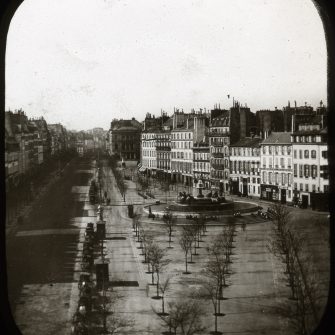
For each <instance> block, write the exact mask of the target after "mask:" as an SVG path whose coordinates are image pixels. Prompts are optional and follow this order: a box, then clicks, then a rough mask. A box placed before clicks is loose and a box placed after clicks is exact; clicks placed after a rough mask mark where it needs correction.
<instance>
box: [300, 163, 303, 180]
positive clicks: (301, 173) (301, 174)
mask: <svg viewBox="0 0 335 335" xmlns="http://www.w3.org/2000/svg"><path fill="white" fill-rule="evenodd" d="M303 168H304V166H303V165H302V164H300V165H299V177H300V178H302V177H303Z"/></svg>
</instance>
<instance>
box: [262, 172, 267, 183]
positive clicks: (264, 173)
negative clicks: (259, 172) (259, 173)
mask: <svg viewBox="0 0 335 335" xmlns="http://www.w3.org/2000/svg"><path fill="white" fill-rule="evenodd" d="M263 183H266V172H265V171H263Z"/></svg>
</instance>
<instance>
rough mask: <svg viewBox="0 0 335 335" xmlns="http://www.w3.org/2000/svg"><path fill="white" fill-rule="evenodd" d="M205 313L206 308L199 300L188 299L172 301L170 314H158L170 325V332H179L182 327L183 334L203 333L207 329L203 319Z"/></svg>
mask: <svg viewBox="0 0 335 335" xmlns="http://www.w3.org/2000/svg"><path fill="white" fill-rule="evenodd" d="M157 314H158V313H157ZM203 314H204V310H203V308H202V306H201V305H200V304H199V302H198V301H197V300H195V299H186V300H178V301H176V302H170V303H169V314H168V315H167V316H160V315H159V314H158V315H159V316H160V317H161V319H162V320H163V322H164V323H165V324H166V325H167V326H168V327H169V333H170V334H177V329H180V332H181V334H182V335H195V334H203V332H204V331H205V329H206V327H204V326H203V324H202V320H201V317H202V316H203ZM172 330H173V332H172Z"/></svg>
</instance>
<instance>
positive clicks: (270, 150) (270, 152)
mask: <svg viewBox="0 0 335 335" xmlns="http://www.w3.org/2000/svg"><path fill="white" fill-rule="evenodd" d="M269 154H272V147H271V146H269Z"/></svg>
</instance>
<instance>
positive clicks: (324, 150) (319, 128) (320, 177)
mask: <svg viewBox="0 0 335 335" xmlns="http://www.w3.org/2000/svg"><path fill="white" fill-rule="evenodd" d="M327 136H328V135H327V128H325V127H323V122H322V118H321V120H320V122H314V123H305V124H303V123H300V124H299V125H298V126H297V129H296V130H295V131H293V132H292V134H291V140H292V149H293V192H294V200H293V201H294V203H301V205H302V207H304V208H306V207H307V206H311V207H312V208H313V209H316V208H318V209H327V205H328V192H329V170H328V146H327Z"/></svg>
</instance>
